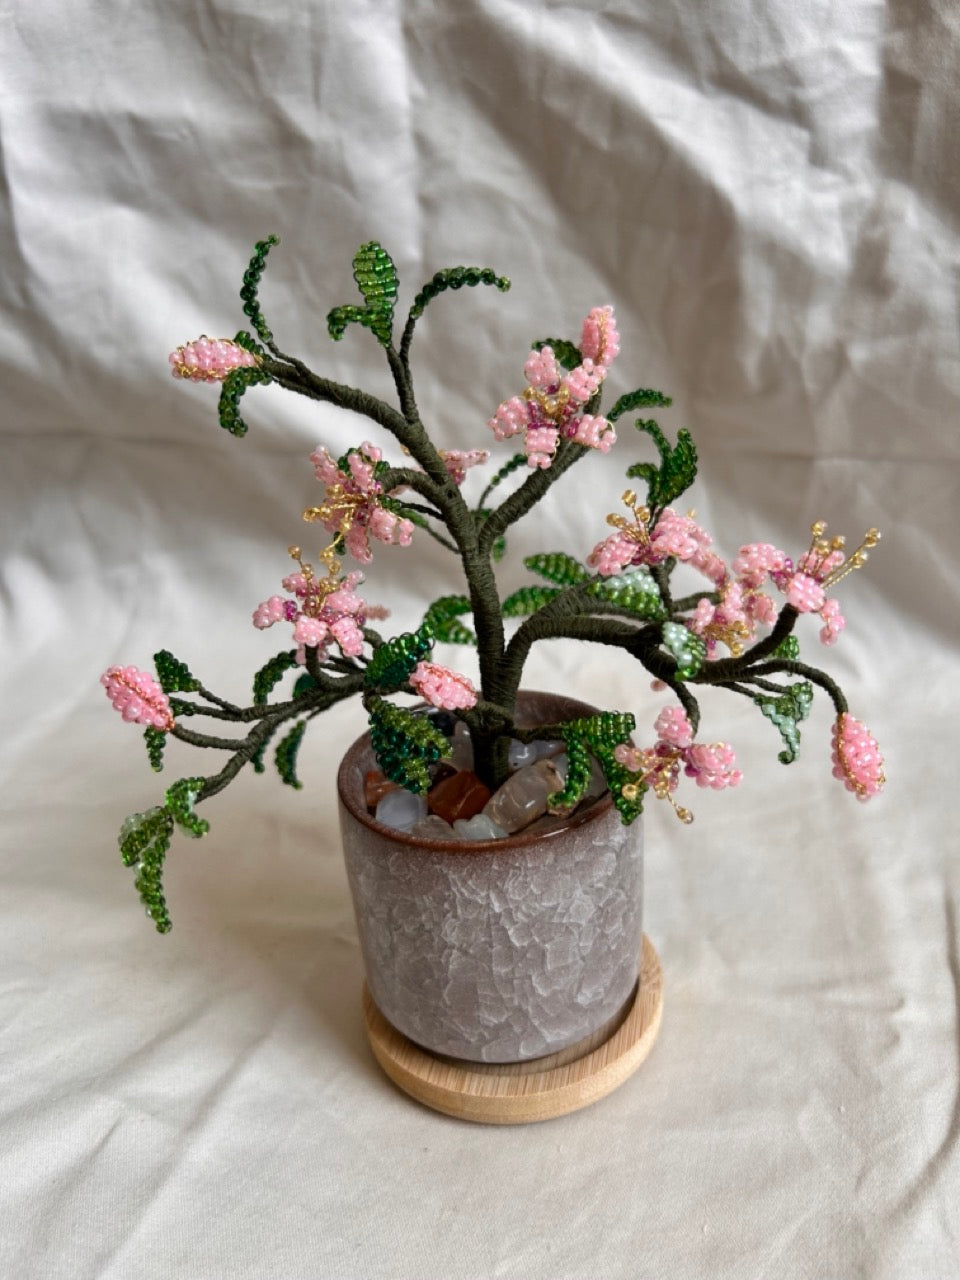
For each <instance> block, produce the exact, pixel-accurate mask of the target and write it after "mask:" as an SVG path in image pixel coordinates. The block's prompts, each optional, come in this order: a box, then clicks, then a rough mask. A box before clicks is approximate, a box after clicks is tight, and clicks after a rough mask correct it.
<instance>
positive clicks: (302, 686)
mask: <svg viewBox="0 0 960 1280" xmlns="http://www.w3.org/2000/svg"><path fill="white" fill-rule="evenodd" d="M319 687H320V686H319V685H318V684H317V682H316V680H315V679H314V678H313V676H312V675H311V674H310V672H309V671H305V672H304V673H303V675H302V676H297V679H296V680H295V681H294V685H293V696H294V697H295V698H299V697H302V695H303V694H305V693H310V691H311V690H312V689H318V688H319Z"/></svg>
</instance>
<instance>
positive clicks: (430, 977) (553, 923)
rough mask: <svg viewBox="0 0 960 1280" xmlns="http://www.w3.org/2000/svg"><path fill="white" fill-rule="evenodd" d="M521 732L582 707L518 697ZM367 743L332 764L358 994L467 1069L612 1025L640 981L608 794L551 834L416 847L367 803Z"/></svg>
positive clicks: (634, 840) (636, 886)
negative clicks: (362, 983)
mask: <svg viewBox="0 0 960 1280" xmlns="http://www.w3.org/2000/svg"><path fill="white" fill-rule="evenodd" d="M518 711H519V716H520V720H521V723H522V724H525V725H531V726H532V725H534V724H549V723H551V722H555V721H557V720H561V719H569V718H570V717H572V716H577V715H590V714H591V713H592V712H593V711H594V708H592V707H588V706H586V705H585V704H584V703H582V702H576V701H575V700H573V699H571V698H563V697H559V696H556V695H553V694H542V693H525V694H521V695H520V701H519V704H518ZM375 767H376V761H375V759H374V755H373V751H372V748H371V746H370V739H369V735H364V736H363V737H362V738H360V739H358V740H357V741H356V742H355V743H354V744H353V746H352V747H351V748H350V750H349V751H348V752H347V754H346V756H345V757H344V760H343V763H342V765H341V767H340V774H339V778H338V789H339V794H340V822H341V830H342V835H343V848H344V855H345V858H346V864H347V874H348V876H349V880H350V889H351V892H352V894H353V904H354V910H355V912H356V917H357V928H358V930H359V933H360V945H361V948H362V951H363V959H364V964H365V967H366V974H367V984H368V986H369V988H370V992H371V995H372V996H373V999H374V1000H375V1001H376V1004H377V1006H378V1007H379V1009H380V1011H381V1013H383V1015H384V1017H386V1018H387V1020H388V1021H389V1022H391V1023H392V1024H393V1026H394V1027H396V1028H397V1030H398V1031H401V1032H402V1033H403V1034H404V1035H405V1036H407V1037H408V1038H409V1039H411V1040H413V1041H414V1042H415V1043H417V1044H419V1045H422V1046H423V1047H424V1048H427V1049H430V1050H432V1051H433V1052H434V1053H439V1054H444V1055H446V1056H449V1057H454V1058H462V1059H467V1060H469V1061H473V1062H520V1061H524V1060H527V1059H531V1058H539V1057H543V1056H545V1055H547V1054H552V1053H556V1052H558V1051H560V1050H564V1049H569V1048H570V1047H571V1046H574V1045H579V1044H580V1043H581V1042H584V1046H585V1047H587V1045H588V1044H589V1042H590V1040H591V1038H594V1039H596V1037H597V1034H598V1033H599V1032H602V1031H603V1030H604V1029H606V1028H608V1027H609V1028H611V1029H612V1027H613V1026H614V1025H616V1021H617V1019H618V1018H619V1016H620V1015H621V1014H622V1012H623V1010H624V1009H625V1008H626V1007H627V1006H628V1005H629V1003H630V999H631V997H632V994H633V991H634V988H635V987H636V983H637V972H638V964H639V957H640V947H641V941H642V906H643V841H642V836H641V831H640V821H639V820H638V821H637V822H635V823H634V824H633V825H632V826H629V827H625V826H624V825H623V824H622V823H621V821H620V817H619V815H618V814H617V811H616V809H615V808H614V807H613V804H612V802H611V800H610V797H609V795H606V796H604V797H603V798H602V799H600V800H598V801H597V802H596V803H595V804H593V805H592V806H590V807H589V808H587V809H584V810H582V811H581V812H579V813H577V814H575V815H574V816H573V817H571V818H569V819H567V820H565V821H561V820H558V821H557V826H556V829H555V830H552V831H549V832H546V833H538V834H536V835H523V834H522V833H521V834H519V835H516V836H512V837H507V838H506V839H504V840H487V841H478V842H475V843H470V842H456V843H453V842H451V843H446V842H443V841H434V840H422V839H419V838H415V837H412V836H408V835H406V834H404V833H403V832H399V831H393V830H391V829H390V828H389V827H384V826H382V825H381V824H380V823H378V822H377V821H376V820H375V819H374V818H372V817H371V816H370V815H369V814H368V813H367V810H366V806H365V804H364V802H363V776H364V774H365V773H366V772H367V770H368V769H371V768H375Z"/></svg>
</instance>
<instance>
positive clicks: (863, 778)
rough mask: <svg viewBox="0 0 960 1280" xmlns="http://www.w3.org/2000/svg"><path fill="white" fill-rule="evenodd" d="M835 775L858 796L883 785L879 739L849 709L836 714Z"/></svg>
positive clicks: (861, 797)
mask: <svg viewBox="0 0 960 1280" xmlns="http://www.w3.org/2000/svg"><path fill="white" fill-rule="evenodd" d="M831 739H832V744H833V776H834V777H835V778H839V779H840V781H841V782H842V783H843V785H844V786H845V787H846V789H847V790H848V791H852V792H853V793H854V794H855V795H856V797H857V799H858V800H869V799H870V797H871V796H875V795H876V794H877V793H878V792H879V791H880V790H881V788H882V787H883V784H884V783H885V782H886V778H885V777H884V773H883V757H882V756H881V755H880V748H879V747H878V746H877V743H876V739H875V738H874V737H873V735H872V734H871V733H870V732H869V731H868V730H867V729H866V728H865V727H864V726H863V725H862V724H861V723H860V721H859V720H854V718H853V716H852V715H850V714H849V712H846V711H844V712H843V713H842V714H840V715H839V716H837V718H836V720H835V721H834V724H833V731H832V734H831Z"/></svg>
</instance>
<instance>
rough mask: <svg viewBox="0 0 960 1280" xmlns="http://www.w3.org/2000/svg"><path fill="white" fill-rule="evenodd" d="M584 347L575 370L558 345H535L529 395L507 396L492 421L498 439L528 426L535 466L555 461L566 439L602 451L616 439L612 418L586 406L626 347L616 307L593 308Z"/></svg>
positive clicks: (586, 324)
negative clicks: (568, 365) (559, 352)
mask: <svg viewBox="0 0 960 1280" xmlns="http://www.w3.org/2000/svg"><path fill="white" fill-rule="evenodd" d="M580 351H581V354H582V355H583V363H582V364H579V365H577V367H576V368H575V369H572V370H571V371H570V372H569V373H567V372H564V370H563V368H562V367H561V365H560V363H559V361H558V360H557V358H556V356H555V354H554V352H553V348H552V347H549V346H546V347H542V348H541V349H540V350H539V351H534V352H533V353H532V354H531V355H530V356H529V357H528V359H527V362H526V364H525V365H524V369H523V371H524V374H525V376H526V379H527V387H526V389H525V390H524V392H523V395H521V396H514V397H513V398H512V399H510V400H505V401H504V402H503V404H501V405H500V406H499V408H498V409H497V411H496V413H495V414H494V416H493V417H492V418H491V419H490V421H489V422H488V423H487V425H488V426H489V427H490V429H491V431H492V432H493V434H494V435H495V436H496V438H497V439H498V440H507V439H509V438H510V437H511V436H515V435H517V434H518V433H519V432H521V431H524V432H525V433H526V435H525V437H524V452H525V453H526V455H527V463H528V465H529V466H531V467H541V468H545V467H549V466H550V463H551V462H552V461H553V457H554V454H555V453H556V451H557V446H558V445H559V443H560V440H561V439H565V440H573V441H575V442H576V443H577V444H582V445H585V446H587V447H588V448H590V449H599V450H600V452H601V453H606V452H607V451H608V450H609V449H610V448H611V446H612V445H613V444H614V443H615V442H616V438H617V436H616V432H615V431H614V429H613V424H612V423H611V422H608V421H607V419H606V418H602V417H599V416H595V415H593V414H589V413H584V412H583V409H584V406H585V405H586V404H587V402H588V401H589V400H590V398H591V397H592V396H593V395H594V394H595V392H596V391H597V390H598V389H599V387H600V385H601V383H602V382H603V380H604V378H605V377H606V376H607V371H608V370H609V368H610V365H611V364H612V362H613V360H614V359H615V358H616V356H617V355H619V353H620V337H619V334H618V333H617V322H616V320H615V319H614V315H613V307H594V308H593V310H592V311H591V312H590V313H589V314H588V316H587V318H586V319H585V320H584V322H583V328H582V332H581V337H580Z"/></svg>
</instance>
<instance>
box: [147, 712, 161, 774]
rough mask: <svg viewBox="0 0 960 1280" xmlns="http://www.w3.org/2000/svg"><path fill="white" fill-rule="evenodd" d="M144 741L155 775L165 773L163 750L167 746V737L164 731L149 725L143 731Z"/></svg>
mask: <svg viewBox="0 0 960 1280" xmlns="http://www.w3.org/2000/svg"><path fill="white" fill-rule="evenodd" d="M143 740H144V742H145V743H146V745H147V759H148V760H149V761H150V768H151V769H152V770H153V772H154V773H161V772H162V771H163V748H164V747H165V746H166V745H167V735H166V734H165V733H164V731H163V730H162V729H155V728H154V727H153V725H152V724H151V725H148V726H147V728H146V729H144V731H143Z"/></svg>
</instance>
